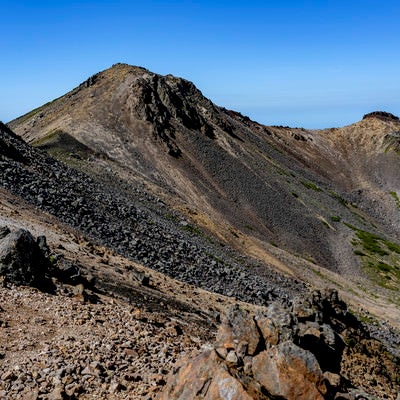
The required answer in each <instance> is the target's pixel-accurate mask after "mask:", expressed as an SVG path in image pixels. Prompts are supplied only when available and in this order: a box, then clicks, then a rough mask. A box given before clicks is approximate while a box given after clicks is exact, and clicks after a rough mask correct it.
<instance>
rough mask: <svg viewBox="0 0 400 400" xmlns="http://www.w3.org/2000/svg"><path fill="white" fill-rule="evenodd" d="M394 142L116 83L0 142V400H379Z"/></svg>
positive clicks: (365, 122) (386, 343)
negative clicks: (268, 121) (274, 122)
mask: <svg viewBox="0 0 400 400" xmlns="http://www.w3.org/2000/svg"><path fill="white" fill-rule="evenodd" d="M399 132H400V122H399V119H398V118H397V117H396V116H395V115H393V114H390V113H387V112H383V111H375V112H371V113H368V114H366V115H365V116H364V117H363V119H362V120H361V121H359V122H356V123H354V124H352V125H349V126H346V127H341V128H329V129H324V130H308V129H304V128H290V127H284V126H265V125H261V124H258V123H257V122H254V121H252V120H250V118H248V117H246V116H244V115H242V114H240V113H238V112H236V111H232V110H227V109H225V108H223V107H220V106H217V105H215V104H213V103H212V102H211V101H210V100H209V99H207V98H205V97H204V96H203V94H202V93H201V92H200V90H198V89H197V88H196V87H195V85H194V84H193V83H191V82H189V81H187V80H185V79H181V78H177V77H174V76H172V75H166V76H162V75H158V74H155V73H153V72H151V71H148V70H147V69H145V68H141V67H134V66H130V65H126V64H116V65H114V66H112V67H111V68H109V69H107V70H105V71H102V72H99V73H97V74H95V75H93V76H92V77H90V78H88V79H87V80H85V81H84V82H83V83H82V84H81V85H79V86H78V87H76V88H75V89H72V90H71V91H70V92H69V93H67V94H65V95H64V96H62V97H60V98H58V99H55V100H54V101H51V102H49V103H47V104H45V105H43V106H41V107H39V108H37V109H35V110H32V111H31V112H29V113H28V114H26V115H23V116H21V117H19V118H17V119H16V120H14V121H11V122H9V123H8V124H4V123H0V281H1V283H2V285H1V287H0V398H2V399H3V398H4V399H35V400H36V399H38V400H39V399H40V400H45V399H47V400H58V399H139V398H140V399H148V400H149V399H163V400H164V399H165V400H166V399H171V400H172V399H181V400H183V399H209V400H211V399H213V400H214V399H215V400H217V399H230V400H233V399H236V400H240V399H259V400H261V399H337V400H339V399H348V400H352V399H393V400H398V398H399V393H400V381H399V376H400V360H399V356H400V334H399V332H400V330H399V329H400V318H399V315H400V313H399V306H400V295H399V290H398V288H399V284H400V272H399V271H400V231H399V229H398V227H399V226H400V200H399V198H400V186H399V182H400V180H399V175H398V170H399V166H400V157H399V149H400V141H399V137H400V134H399Z"/></svg>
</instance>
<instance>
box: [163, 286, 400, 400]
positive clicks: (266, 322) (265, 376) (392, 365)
mask: <svg viewBox="0 0 400 400" xmlns="http://www.w3.org/2000/svg"><path fill="white" fill-rule="evenodd" d="M377 345H379V344H378V343H377V342H374V341H372V340H370V339H369V337H368V334H367V332H366V331H365V330H364V329H363V327H362V325H361V324H360V323H359V322H358V321H357V319H356V318H355V317H354V316H353V315H352V314H351V313H349V312H348V311H347V307H346V305H345V304H344V303H343V302H342V301H340V300H339V298H338V295H337V292H335V291H330V292H328V293H326V294H324V295H321V293H320V292H315V293H314V294H313V295H312V297H311V298H310V299H306V300H296V301H295V302H294V303H293V305H292V307H291V308H290V309H289V308H286V307H284V306H282V305H280V304H277V303H273V304H271V305H270V306H269V307H268V308H267V309H266V310H262V311H261V310H260V311H259V312H258V314H256V315H251V314H249V313H248V312H247V311H245V310H243V309H241V308H240V307H238V306H236V307H233V308H231V309H230V310H228V312H227V315H226V317H225V319H224V320H223V323H222V324H221V326H220V328H219V332H218V335H217V338H216V342H215V344H214V345H213V346H212V348H211V349H209V350H206V351H204V352H203V353H201V354H199V355H197V356H196V357H194V358H191V357H186V358H185V359H183V360H181V361H180V363H178V364H177V365H176V366H175V367H174V369H173V371H172V372H171V374H170V376H169V379H168V381H167V385H166V388H165V390H164V392H163V396H161V398H162V399H163V400H174V399H177V400H178V399H180V400H183V399H193V400H194V399H208V400H214V399H215V400H216V399H235V400H250V399H258V400H261V399H265V400H266V399H278V398H279V399H287V400H304V399H333V398H335V399H360V398H368V399H371V398H373V397H374V396H377V397H379V398H381V397H387V398H390V399H396V396H397V391H398V390H399V388H400V386H399V384H398V381H397V378H396V376H398V374H399V373H400V367H399V364H398V362H399V359H396V358H395V357H391V356H388V355H387V354H384V353H381V354H378V353H377V352H375V353H374V351H376V346H377ZM378 347H379V346H378ZM366 353H367V354H369V355H370V358H369V359H367V358H366V357H363V355H364V354H366ZM360 359H362V360H363V363H362V364H361V365H359V371H358V372H356V373H354V372H355V370H356V368H355V365H357V364H358V363H360ZM379 364H380V365H379ZM366 371H368V377H367V375H364V373H365V372H366Z"/></svg>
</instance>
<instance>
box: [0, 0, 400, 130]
mask: <svg viewBox="0 0 400 400" xmlns="http://www.w3.org/2000/svg"><path fill="white" fill-rule="evenodd" d="M0 4H1V11H2V13H1V14H2V26H1V27H2V33H1V38H0V51H1V62H0V83H1V92H0V120H3V121H9V120H11V119H13V118H15V117H17V116H19V115H21V114H23V113H25V112H28V111H29V110H31V109H33V108H35V107H38V106H40V105H41V104H43V103H45V102H47V101H50V100H52V99H54V98H56V97H58V96H60V95H62V94H64V93H65V92H67V91H69V90H70V89H72V88H73V87H75V86H77V85H78V84H79V83H80V82H82V81H84V80H85V79H86V78H87V77H89V76H90V75H92V74H94V73H96V72H98V71H100V70H103V69H105V68H108V67H110V66H111V65H112V64H114V63H116V62H125V63H128V64H132V65H140V66H143V67H145V68H148V69H150V70H152V71H154V72H157V73H161V74H168V73H172V74H174V75H176V76H181V77H184V78H186V79H189V80H191V81H193V82H194V84H195V85H196V86H197V87H198V88H199V89H200V90H201V91H202V92H203V94H204V95H205V96H207V97H208V98H210V99H211V100H212V101H214V102H215V103H216V104H218V105H221V106H224V107H227V108H231V109H234V110H236V111H240V112H242V113H243V114H245V115H248V116H250V117H251V118H252V119H255V120H257V121H259V122H261V123H265V124H271V125H272V124H276V125H290V126H303V127H306V128H322V127H332V126H342V125H346V124H349V123H352V122H355V121H357V120H359V119H361V117H362V115H363V114H365V113H367V112H370V111H374V110H384V111H389V112H392V113H394V114H396V115H399V114H400V76H399V73H400V51H399V50H400V25H399V22H398V21H399V17H400V2H399V1H398V0H396V1H394V0H384V1H371V0H347V1H342V0H336V1H335V0H326V1H322V0H321V1H284V0H283V1H268V0H264V1H258V0H257V1H251V0H249V1H234V0H231V1H225V0H223V1H222V0H221V1H219V0H215V1H208V0H207V1H187V0H172V1H126V0H119V1H102V0H98V1H89V0H88V1H74V0H72V1H57V0H54V1H40V0H39V1H15V0H14V1H9V0H0Z"/></svg>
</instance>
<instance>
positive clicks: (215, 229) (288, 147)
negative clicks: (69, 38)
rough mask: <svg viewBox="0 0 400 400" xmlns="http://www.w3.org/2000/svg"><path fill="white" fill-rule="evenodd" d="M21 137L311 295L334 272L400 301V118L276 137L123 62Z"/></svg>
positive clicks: (379, 116) (30, 124) (27, 121)
mask: <svg viewBox="0 0 400 400" xmlns="http://www.w3.org/2000/svg"><path fill="white" fill-rule="evenodd" d="M10 126H11V127H12V128H13V129H15V131H16V132H17V133H18V134H19V135H21V136H22V137H23V138H24V139H26V140H27V141H29V142H31V143H32V144H34V145H35V146H38V147H41V148H42V149H45V150H46V151H47V152H48V153H50V154H52V155H54V156H55V157H57V158H59V159H61V160H63V161H65V162H67V163H68V164H70V165H72V166H73V167H75V168H78V169H80V170H82V171H84V172H85V173H87V174H89V175H90V176H91V178H92V179H94V180H106V181H107V182H108V183H111V182H112V184H113V185H114V187H116V188H118V190H125V191H126V188H127V187H128V188H129V187H130V185H134V187H136V188H137V187H139V188H141V189H144V191H145V192H146V193H149V192H150V193H153V194H154V195H155V196H156V197H158V198H160V199H162V201H163V202H164V203H165V204H166V205H167V206H169V207H171V208H173V209H175V210H177V211H179V212H180V213H182V214H184V215H185V216H186V218H187V220H188V221H189V224H190V225H191V226H195V225H197V226H198V227H199V228H200V229H201V230H202V231H203V232H205V234H206V235H208V236H210V237H211V236H214V237H216V238H217V240H218V241H220V242H221V243H223V244H228V245H229V246H231V247H233V248H235V249H237V250H238V251H239V252H240V253H242V254H246V255H249V256H251V257H253V258H255V259H256V260H258V262H259V263H260V265H267V266H268V268H270V267H273V268H274V269H275V270H279V271H281V272H284V273H286V274H290V275H295V276H297V277H298V278H299V279H305V280H307V281H308V282H310V283H315V281H316V280H317V281H318V279H320V278H321V275H323V279H324V280H325V282H326V281H329V280H332V275H331V272H334V273H336V275H333V276H334V279H333V280H334V281H336V280H337V279H340V278H338V276H340V277H342V278H344V284H345V285H347V284H346V282H351V283H352V284H351V285H350V286H352V287H353V289H354V290H356V291H358V290H363V291H364V294H363V295H364V296H366V297H368V298H371V293H373V295H375V292H376V291H378V293H377V294H378V296H379V297H380V298H383V299H386V302H387V303H395V304H399V302H400V298H399V296H398V291H397V289H396V288H397V287H398V285H399V283H400V273H399V271H400V247H399V242H400V232H399V229H398V226H399V225H400V211H399V210H400V208H399V204H400V203H399V200H398V199H399V196H400V187H399V180H398V174H397V171H398V168H399V166H400V165H399V163H400V157H399V153H398V145H399V135H398V132H399V131H400V122H399V120H398V118H396V117H395V116H393V115H391V114H387V113H371V114H368V115H367V116H366V117H365V118H364V119H363V120H362V121H360V122H357V123H355V124H353V125H350V126H347V127H344V128H334V129H326V130H320V131H310V130H305V129H295V128H288V127H266V126H263V125H260V124H257V123H255V122H253V121H251V120H250V119H249V118H247V117H245V116H243V115H241V114H239V113H237V112H234V111H230V110H226V109H224V108H221V107H218V106H216V105H214V104H213V103H212V102H211V101H210V100H208V99H206V98H205V97H204V96H203V95H202V94H201V92H200V91H199V90H198V89H197V88H196V87H195V86H194V85H193V84H192V83H191V82H188V81H186V80H184V79H180V78H176V77H173V76H171V75H167V76H161V75H157V74H154V73H152V72H150V71H148V70H146V69H144V68H139V67H132V66H129V65H125V64H117V65H115V66H113V67H112V68H110V69H108V70H105V71H103V72H101V73H98V74H96V75H94V76H92V77H91V78H89V79H88V80H87V81H85V82H84V83H82V84H81V85H80V86H79V87H77V88H75V89H74V90H72V91H71V92H69V93H68V94H66V95H65V96H63V97H61V98H59V99H56V100H54V101H53V102H51V103H49V104H46V105H44V106H42V107H40V108H38V109H36V110H33V111H32V112H31V113H29V114H27V115H25V116H22V117H20V118H18V119H16V120H14V121H12V122H11V123H10ZM128 190H129V189H128ZM68 218H69V217H68ZM96 229H97V228H96ZM196 229H197V228H196ZM101 236H103V235H101ZM118 240H119V239H118ZM119 243H121V240H119ZM120 247H121V248H122V247H124V246H121V245H120ZM217 257H218V255H217ZM149 260H151V262H155V263H157V261H158V259H157V258H152V257H150V258H149ZM319 266H322V267H323V268H324V269H325V270H320V269H319V268H318V267H319ZM162 268H163V267H162ZM164 270H165V269H164ZM261 270H262V268H260V271H261ZM340 285H342V283H340ZM340 285H339V286H338V288H340ZM346 290H347V288H346ZM371 300H372V301H373V299H372V298H371Z"/></svg>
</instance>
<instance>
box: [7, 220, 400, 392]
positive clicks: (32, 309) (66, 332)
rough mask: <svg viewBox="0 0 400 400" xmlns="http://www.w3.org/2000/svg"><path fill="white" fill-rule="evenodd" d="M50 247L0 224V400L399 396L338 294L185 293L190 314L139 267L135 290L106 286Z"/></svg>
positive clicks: (375, 347)
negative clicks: (282, 297) (285, 297)
mask: <svg viewBox="0 0 400 400" xmlns="http://www.w3.org/2000/svg"><path fill="white" fill-rule="evenodd" d="M57 250H58V251H61V248H60V246H59V248H58V249H51V248H49V246H48V245H47V241H46V239H45V238H44V237H43V236H41V237H39V238H37V239H35V238H34V237H32V235H31V234H30V233H29V232H28V231H26V230H22V229H19V230H10V229H8V228H7V227H3V228H2V229H1V230H0V274H1V276H2V283H3V287H2V288H1V289H0V306H1V308H0V333H1V336H0V358H1V363H0V398H2V399H3V398H4V399H35V400H39V399H40V400H45V399H46V400H62V399H138V398H141V399H156V398H160V399H163V400H167V399H171V400H172V399H181V400H183V399H209V400H213V399H215V400H217V399H236V400H244V399H260V400H261V399H277V398H279V399H338V400H339V399H348V400H350V399H363V398H365V399H374V398H387V399H396V398H397V394H398V392H399V390H400V385H399V380H398V377H399V376H400V363H399V359H398V358H396V357H395V356H394V355H392V354H391V353H390V352H388V350H387V349H386V348H385V347H384V346H383V345H382V343H380V342H379V341H377V340H375V339H372V338H371V337H370V335H369V333H368V331H367V330H366V329H365V327H364V326H363V325H362V324H361V323H360V321H359V320H358V319H357V318H356V317H355V316H354V315H353V314H351V313H350V312H349V311H348V310H347V306H346V304H345V303H344V302H342V301H341V300H340V299H339V298H338V295H337V292H336V291H332V290H331V291H327V292H325V293H321V292H319V291H314V292H313V293H312V294H311V295H310V296H309V297H308V298H305V297H302V298H301V299H300V298H295V299H294V300H293V301H290V302H287V301H286V302H277V301H271V302H270V303H269V304H268V306H266V307H260V306H251V305H249V304H246V303H240V302H237V301H233V300H232V299H229V300H228V299H227V298H226V299H224V298H222V297H219V298H215V299H214V302H213V303H212V302H210V301H211V299H212V295H211V294H208V295H207V294H205V295H206V296H207V297H208V300H207V301H208V303H207V305H206V303H205V300H201V299H202V296H204V294H201V293H198V295H197V296H196V295H195V294H194V292H192V293H191V294H190V293H187V294H186V297H192V298H193V300H194V299H197V300H198V301H203V303H202V304H203V306H202V307H201V309H199V308H197V309H196V308H192V309H190V307H189V306H183V305H182V304H181V305H180V306H179V299H178V297H177V296H178V294H174V293H171V294H170V297H167V296H165V297H161V295H162V288H161V287H159V288H157V286H158V283H157V281H156V280H154V282H153V285H150V277H149V276H147V275H146V274H142V275H141V274H140V273H139V272H136V276H137V277H138V278H141V282H140V284H139V288H140V287H141V292H140V291H136V292H134V288H133V287H131V296H130V297H123V296H121V295H120V291H118V290H114V291H109V290H104V287H105V286H104V285H103V283H102V279H105V276H104V275H102V274H98V275H97V276H90V275H89V274H88V271H87V269H85V267H84V266H83V267H82V269H80V268H78V267H77V266H76V265H75V266H74V265H71V264H69V263H67V262H66V260H65V259H64V258H63V257H55V255H56V254H57V253H56V251H57ZM57 258H59V260H58V261H57V260H56V259H57ZM131 271H132V269H131ZM134 272H135V271H134ZM145 278H147V279H145ZM151 279H153V278H151ZM147 285H150V286H152V287H153V289H152V290H153V292H151V291H150V290H151V287H150V288H147ZM136 290H137V288H136ZM146 290H148V291H147V292H146ZM175 290H176V291H178V290H180V291H184V290H189V288H188V287H186V288H183V287H181V288H180V289H178V288H177V287H175ZM169 291H170V292H171V287H170V288H169ZM134 293H136V295H135V294H134ZM156 293H157V296H159V297H158V304H156V302H155V300H156V298H155V297H154V296H156ZM174 298H175V300H174ZM200 304H201V303H200ZM216 304H219V306H216ZM193 307H195V303H193ZM202 313H204V314H203V316H202ZM220 313H221V315H222V323H220V322H219V319H220V317H219V315H220ZM195 315H197V319H194V316H195ZM216 326H219V328H218V332H217V329H216ZM215 335H216V336H215Z"/></svg>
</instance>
